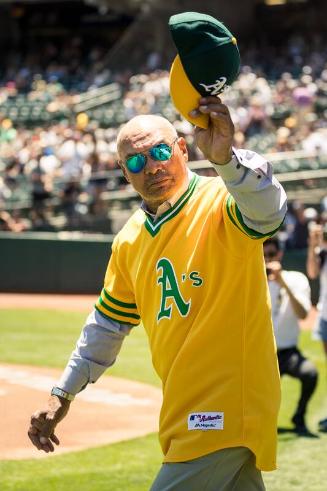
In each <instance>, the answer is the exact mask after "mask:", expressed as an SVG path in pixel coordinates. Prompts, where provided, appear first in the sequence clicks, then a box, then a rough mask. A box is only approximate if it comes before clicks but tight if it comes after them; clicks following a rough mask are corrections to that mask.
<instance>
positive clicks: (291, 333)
mask: <svg viewBox="0 0 327 491" xmlns="http://www.w3.org/2000/svg"><path fill="white" fill-rule="evenodd" d="M263 251H264V257H265V263H266V272H267V278H268V286H269V291H270V297H271V311H272V320H273V326H274V331H275V338H276V344H277V356H278V364H279V371H280V374H281V376H282V375H290V376H291V377H294V378H297V379H299V380H300V382H301V394H300V398H299V401H298V404H297V408H296V410H295V412H294V415H293V417H292V423H294V427H295V431H296V433H298V434H299V435H306V434H309V431H308V428H307V425H306V422H305V415H306V410H307V405H308V403H309V401H310V399H311V397H312V395H313V393H314V390H315V388H316V384H317V379H318V373H317V370H316V368H315V366H314V365H313V363H312V362H311V361H309V360H308V359H307V358H305V356H303V354H302V353H301V351H300V350H299V348H298V339H299V333H300V327H299V319H305V318H306V317H307V315H308V313H309V311H310V308H311V300H310V286H309V282H308V280H307V278H306V276H305V275H304V274H303V273H300V272H299V271H285V270H283V269H282V265H281V260H282V257H283V253H282V250H281V249H280V244H279V241H278V239H277V238H272V239H268V240H267V241H266V242H264V244H263Z"/></svg>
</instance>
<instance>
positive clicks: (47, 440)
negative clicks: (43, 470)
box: [27, 412, 60, 453]
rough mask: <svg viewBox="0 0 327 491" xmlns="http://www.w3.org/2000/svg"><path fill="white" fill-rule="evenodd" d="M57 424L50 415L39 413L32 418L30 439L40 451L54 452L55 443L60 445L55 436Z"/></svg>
mask: <svg viewBox="0 0 327 491" xmlns="http://www.w3.org/2000/svg"><path fill="white" fill-rule="evenodd" d="M55 426H56V422H55V421H54V420H53V418H51V417H49V414H47V413H44V412H38V413H35V414H33V416H32V417H31V425H30V427H29V429H28V433H27V434H28V437H29V439H30V440H31V442H32V443H33V445H34V446H35V447H36V448H37V449H38V450H43V451H44V452H46V453H49V452H53V451H54V449H55V447H54V445H53V443H55V444H56V445H59V443H60V441H59V439H58V438H57V436H56V435H55V434H54V429H55Z"/></svg>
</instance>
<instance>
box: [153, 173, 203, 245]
mask: <svg viewBox="0 0 327 491" xmlns="http://www.w3.org/2000/svg"><path fill="white" fill-rule="evenodd" d="M192 174H193V176H192V179H191V180H190V184H189V186H188V188H187V190H186V191H185V193H183V194H182V196H181V197H180V198H179V199H178V200H177V201H176V203H175V204H174V205H173V206H172V207H171V208H170V209H169V210H167V211H165V212H164V213H163V214H162V215H161V216H160V218H159V219H158V220H156V221H154V220H153V218H152V217H151V216H150V215H147V216H146V219H145V222H144V225H145V228H146V229H147V231H148V232H149V233H150V234H151V235H152V237H154V236H155V235H157V233H158V232H159V230H160V228H161V227H162V225H163V224H164V223H166V222H168V221H169V220H171V219H172V218H174V217H175V216H176V215H177V214H178V213H179V212H180V211H181V209H182V208H183V207H184V206H185V205H186V203H187V202H188V200H189V198H190V197H191V196H192V194H193V192H194V189H195V188H196V185H197V183H198V181H199V179H200V177H199V176H198V175H196V174H194V173H192Z"/></svg>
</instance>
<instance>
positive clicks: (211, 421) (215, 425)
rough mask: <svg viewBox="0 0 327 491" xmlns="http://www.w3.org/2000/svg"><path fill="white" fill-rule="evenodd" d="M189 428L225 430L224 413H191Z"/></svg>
mask: <svg viewBox="0 0 327 491" xmlns="http://www.w3.org/2000/svg"><path fill="white" fill-rule="evenodd" d="M187 423H188V424H187V426H188V429H189V430H202V431H205V430H223V429H224V413H222V412H219V413H217V412H213V411H209V412H207V413H191V414H189V416H188V421H187Z"/></svg>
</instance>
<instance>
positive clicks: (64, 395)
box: [51, 387, 75, 401]
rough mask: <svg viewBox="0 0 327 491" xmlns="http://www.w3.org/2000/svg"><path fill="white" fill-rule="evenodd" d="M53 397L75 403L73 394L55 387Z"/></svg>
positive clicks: (52, 392)
mask: <svg viewBox="0 0 327 491" xmlns="http://www.w3.org/2000/svg"><path fill="white" fill-rule="evenodd" d="M51 395H52V396H59V397H62V398H63V399H66V400H67V401H73V400H74V399H75V396H73V394H70V393H69V392H66V391H65V390H63V389H59V387H53V388H52V390H51Z"/></svg>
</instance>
